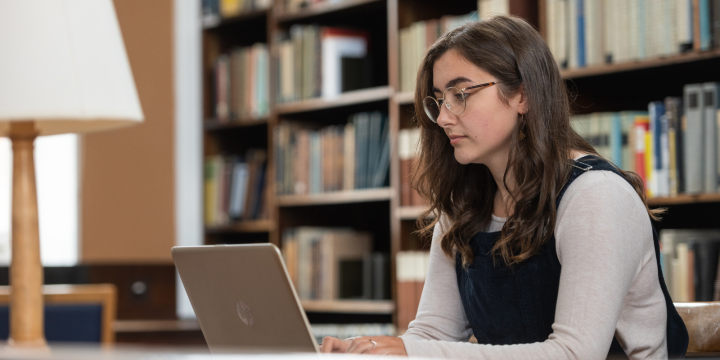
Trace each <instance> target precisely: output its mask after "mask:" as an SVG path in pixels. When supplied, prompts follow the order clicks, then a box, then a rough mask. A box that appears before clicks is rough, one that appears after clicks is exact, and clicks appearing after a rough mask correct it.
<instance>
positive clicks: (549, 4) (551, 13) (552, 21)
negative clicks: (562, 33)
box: [545, 0, 558, 62]
mask: <svg viewBox="0 0 720 360" xmlns="http://www.w3.org/2000/svg"><path fill="white" fill-rule="evenodd" d="M557 2H558V0H545V42H546V43H547V45H548V48H549V49H550V52H551V53H552V54H553V58H555V61H556V62H557V59H558V49H557V39H556V37H555V36H556V35H555V32H556V31H557V25H556V24H557V20H556V18H557V16H558V14H557V9H556V4H557Z"/></svg>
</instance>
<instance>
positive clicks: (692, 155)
mask: <svg viewBox="0 0 720 360" xmlns="http://www.w3.org/2000/svg"><path fill="white" fill-rule="evenodd" d="M683 92H684V99H683V104H684V106H685V108H684V111H683V112H684V114H685V117H684V118H683V121H684V123H683V125H682V128H683V130H684V139H685V140H686V141H684V142H683V146H684V149H683V156H684V158H683V163H684V169H683V170H684V178H683V183H684V184H685V192H686V193H688V194H699V193H702V192H703V189H704V186H703V174H704V168H703V165H704V164H705V156H704V155H705V154H704V149H705V144H704V136H703V123H704V122H703V116H702V115H703V114H702V108H703V105H702V96H701V94H702V85H700V84H691V85H685V87H684V89H683ZM691 139H692V140H691Z"/></svg>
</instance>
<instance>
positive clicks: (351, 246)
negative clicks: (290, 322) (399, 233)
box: [282, 226, 378, 300]
mask: <svg viewBox="0 0 720 360" xmlns="http://www.w3.org/2000/svg"><path fill="white" fill-rule="evenodd" d="M282 244H283V248H282V252H283V259H284V261H285V262H286V266H287V267H288V273H289V274H290V275H291V279H293V282H294V283H295V284H297V287H296V288H297V290H298V296H299V297H300V299H302V300H336V299H343V298H355V299H359V298H366V299H371V298H372V289H373V288H374V287H376V286H378V285H376V284H375V283H374V281H375V278H374V277H373V276H372V273H371V275H370V276H365V275H364V272H365V269H366V268H368V269H369V270H370V271H372V270H373V264H372V261H373V260H372V258H370V261H371V263H370V264H369V265H368V266H365V265H364V261H365V260H364V259H365V258H366V257H368V256H370V255H371V254H372V253H371V250H372V237H371V235H370V234H369V233H366V232H358V231H355V230H352V229H349V228H326V227H309V226H303V227H297V228H290V229H287V230H286V231H285V232H284V233H283V239H282ZM365 281H370V283H369V287H370V290H369V291H370V292H368V293H365V290H364V288H365V286H364V282H365Z"/></svg>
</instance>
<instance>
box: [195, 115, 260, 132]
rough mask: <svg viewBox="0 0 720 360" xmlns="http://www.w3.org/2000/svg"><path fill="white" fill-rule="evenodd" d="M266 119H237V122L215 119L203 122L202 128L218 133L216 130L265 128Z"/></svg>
mask: <svg viewBox="0 0 720 360" xmlns="http://www.w3.org/2000/svg"><path fill="white" fill-rule="evenodd" d="M267 124H268V119H267V118H262V119H252V118H248V119H237V120H229V121H219V120H217V119H208V120H205V122H203V127H204V128H205V130H207V131H218V130H225V129H234V128H242V127H251V126H267Z"/></svg>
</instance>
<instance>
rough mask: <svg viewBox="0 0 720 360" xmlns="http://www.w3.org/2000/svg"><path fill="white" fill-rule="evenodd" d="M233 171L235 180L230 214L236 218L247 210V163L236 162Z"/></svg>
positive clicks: (231, 195)
mask: <svg viewBox="0 0 720 360" xmlns="http://www.w3.org/2000/svg"><path fill="white" fill-rule="evenodd" d="M233 172H234V174H233V177H232V179H233V182H232V189H231V194H230V216H231V217H232V218H234V219H239V218H241V217H243V216H244V215H245V214H243V212H244V210H245V201H246V199H247V185H248V166H247V163H242V162H237V163H235V166H234V169H233Z"/></svg>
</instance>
